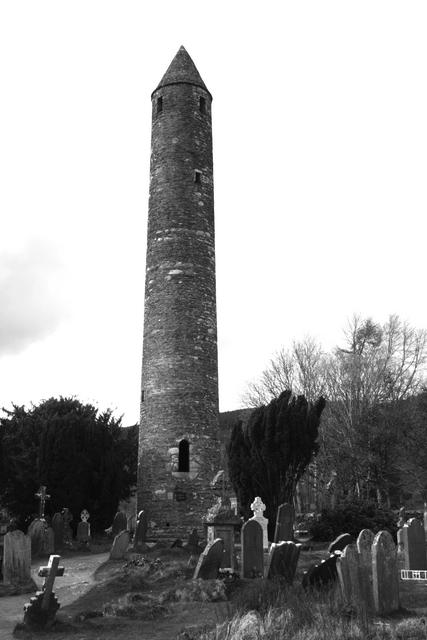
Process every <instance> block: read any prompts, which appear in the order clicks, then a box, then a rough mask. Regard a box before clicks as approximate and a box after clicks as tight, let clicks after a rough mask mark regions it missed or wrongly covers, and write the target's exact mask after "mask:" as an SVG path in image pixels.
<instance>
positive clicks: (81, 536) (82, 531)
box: [77, 509, 90, 546]
mask: <svg viewBox="0 0 427 640" xmlns="http://www.w3.org/2000/svg"><path fill="white" fill-rule="evenodd" d="M80 518H81V520H80V522H79V524H78V525H77V542H78V543H79V544H81V545H86V546H87V545H88V543H89V540H90V524H89V522H88V520H89V518H90V514H89V511H88V510H87V509H83V511H82V512H81V513H80Z"/></svg>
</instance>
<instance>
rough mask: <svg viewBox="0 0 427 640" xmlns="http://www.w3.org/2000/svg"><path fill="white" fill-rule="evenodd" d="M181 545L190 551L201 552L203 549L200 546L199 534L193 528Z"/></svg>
mask: <svg viewBox="0 0 427 640" xmlns="http://www.w3.org/2000/svg"><path fill="white" fill-rule="evenodd" d="M182 546H183V548H184V549H187V551H190V553H201V552H202V551H203V549H202V548H201V547H200V538H199V534H198V533H197V529H193V530H192V531H191V533H190V535H189V536H188V540H187V542H185V543H184V544H183V545H182Z"/></svg>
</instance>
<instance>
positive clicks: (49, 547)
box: [42, 527, 55, 556]
mask: <svg viewBox="0 0 427 640" xmlns="http://www.w3.org/2000/svg"><path fill="white" fill-rule="evenodd" d="M54 550H55V534H54V532H53V529H52V527H46V528H45V532H44V540H43V550H42V553H43V555H46V556H50V555H51V554H52V553H53V552H54Z"/></svg>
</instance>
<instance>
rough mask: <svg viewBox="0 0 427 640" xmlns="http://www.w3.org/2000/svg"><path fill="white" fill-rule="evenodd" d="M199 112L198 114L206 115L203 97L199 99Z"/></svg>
mask: <svg viewBox="0 0 427 640" xmlns="http://www.w3.org/2000/svg"><path fill="white" fill-rule="evenodd" d="M199 111H200V113H206V98H203V96H200V98H199Z"/></svg>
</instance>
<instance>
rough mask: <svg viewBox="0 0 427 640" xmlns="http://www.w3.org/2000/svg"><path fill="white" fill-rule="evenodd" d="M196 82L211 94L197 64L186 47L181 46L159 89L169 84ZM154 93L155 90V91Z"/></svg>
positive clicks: (197, 85)
mask: <svg viewBox="0 0 427 640" xmlns="http://www.w3.org/2000/svg"><path fill="white" fill-rule="evenodd" d="M180 83H182V84H194V85H195V86H196V87H201V88H202V89H204V90H205V91H207V92H208V93H209V95H210V92H209V90H208V88H207V87H206V85H205V83H204V82H203V80H202V78H201V76H200V73H199V72H198V71H197V68H196V65H195V64H194V62H193V61H192V59H191V58H190V56H189V55H188V53H187V51H186V49H185V48H184V47H182V46H181V47H180V48H179V51H178V53H177V54H176V56H175V57H174V59H173V60H172V62H171V63H170V65H169V67H168V69H167V71H166V73H165V75H164V76H163V78H162V79H161V80H160V82H159V84H158V86H157V87H156V89H155V91H157V89H160V88H161V87H165V86H167V85H168V84H180ZM153 93H154V92H153Z"/></svg>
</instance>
